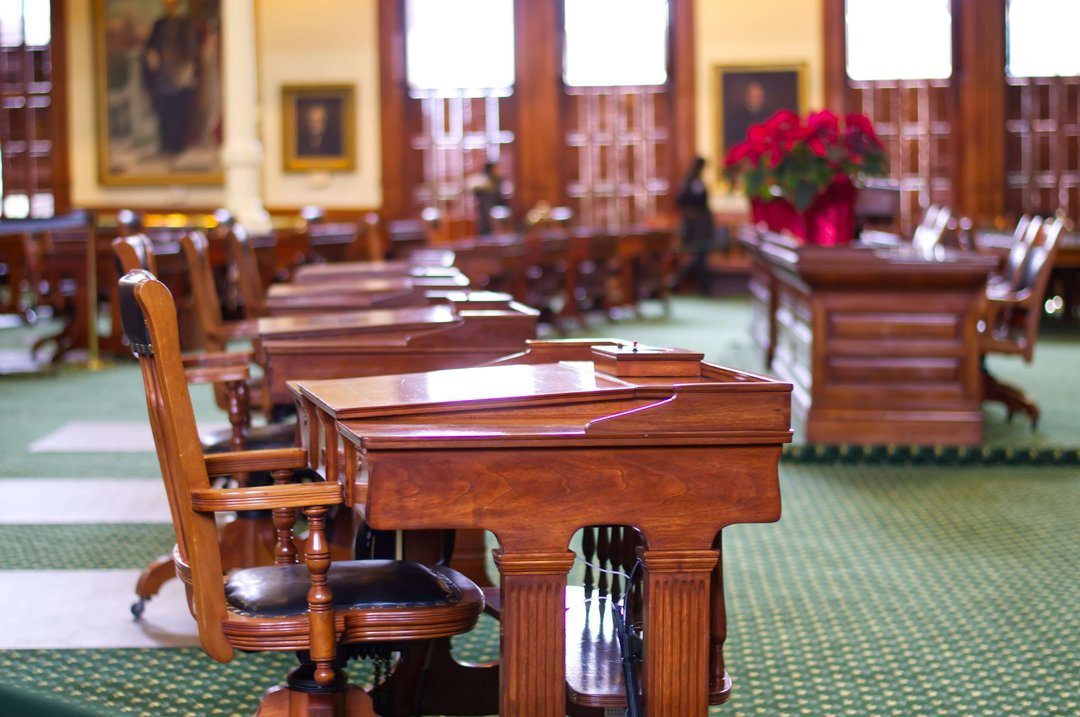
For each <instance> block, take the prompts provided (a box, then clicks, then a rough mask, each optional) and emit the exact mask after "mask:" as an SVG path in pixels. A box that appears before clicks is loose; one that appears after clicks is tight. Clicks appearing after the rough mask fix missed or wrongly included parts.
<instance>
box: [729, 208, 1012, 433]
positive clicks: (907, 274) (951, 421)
mask: <svg viewBox="0 0 1080 717" xmlns="http://www.w3.org/2000/svg"><path fill="white" fill-rule="evenodd" d="M741 237H742V239H743V242H744V245H745V246H746V247H747V248H748V250H749V251H750V252H752V254H753V256H754V262H755V264H754V276H753V293H752V302H753V305H754V307H753V314H752V317H753V326H752V327H751V334H752V336H753V337H754V339H755V340H756V341H758V342H759V345H761V347H762V349H763V350H764V351H765V357H766V361H767V363H768V364H769V365H770V367H771V369H772V371H773V372H774V373H775V374H776V375H777V376H779V377H781V378H783V379H785V380H788V381H791V382H792V383H793V384H794V385H795V389H794V394H793V399H792V404H793V410H794V415H795V417H796V419H797V421H798V423H800V424H801V425H802V429H803V431H804V433H803V436H804V438H805V440H807V441H808V442H810V443H878V444H929V445H979V443H980V442H981V440H982V411H981V408H980V403H981V400H982V389H981V382H980V378H979V346H978V330H977V328H976V325H977V322H978V319H979V316H980V313H981V308H982V303H983V301H984V287H985V285H986V277H987V274H988V273H989V272H990V271H991V270H992V269H993V268H994V267H995V266H996V265H997V261H996V259H995V258H993V257H988V256H980V255H974V254H970V253H963V252H955V251H950V250H943V251H942V260H940V261H938V260H927V259H925V258H923V257H922V255H921V254H917V253H916V252H914V251H913V250H912V249H911V248H906V249H905V248H904V247H900V248H896V249H872V248H866V247H847V248H842V247H814V246H801V245H799V244H797V243H796V242H794V241H793V240H791V239H787V238H785V237H783V236H780V235H776V234H772V233H770V232H761V231H758V230H756V229H753V228H748V229H747V231H746V232H744V233H743V234H742V235H741Z"/></svg>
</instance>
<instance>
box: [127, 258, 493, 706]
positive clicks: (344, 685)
mask: <svg viewBox="0 0 1080 717" xmlns="http://www.w3.org/2000/svg"><path fill="white" fill-rule="evenodd" d="M120 304H121V314H122V320H123V326H124V332H125V334H126V335H127V337H128V341H129V342H130V345H131V347H132V350H133V352H134V353H135V355H136V356H137V357H138V359H139V364H140V366H141V368H142V375H143V383H144V386H145V389H146V403H147V410H148V413H149V416H150V424H151V428H152V430H153V434H154V441H155V444H156V446H157V454H158V461H159V463H160V466H161V473H162V477H163V479H164V481H165V487H166V492H167V494H168V498H169V506H170V509H171V511H172V516H173V525H174V527H175V530H176V541H177V542H176V547H175V548H174V550H173V555H174V559H175V561H176V568H177V575H178V576H179V577H180V578H181V579H182V580H183V581H184V584H185V587H186V589H187V595H188V604H189V606H190V608H191V612H192V615H193V616H194V617H195V620H196V622H197V623H198V629H199V640H200V643H201V644H202V647H203V650H204V651H205V652H206V653H207V654H208V655H209V656H210V657H212V658H213V659H215V660H217V661H219V662H228V661H230V660H232V659H233V657H234V654H235V652H236V650H241V651H245V652H260V651H290V652H291V651H295V652H297V654H298V658H299V659H300V663H301V664H300V666H299V667H298V668H297V669H295V670H294V671H293V672H292V673H291V674H290V675H289V677H288V680H287V683H286V685H284V686H279V687H277V688H274V689H272V690H270V691H269V692H268V693H267V694H266V696H265V697H264V698H263V701H262V703H261V706H260V709H259V712H258V714H259V715H263V716H264V717H271V716H273V717H277V716H280V717H286V716H288V717H293V716H294V715H316V714H317V715H371V716H373V715H375V714H376V713H375V707H374V704H373V701H372V697H371V696H370V695H368V694H366V693H364V692H363V691H362V690H360V689H359V688H356V687H353V686H350V685H349V684H348V677H347V675H346V673H345V671H344V670H343V669H342V667H343V666H344V665H345V663H346V661H347V660H348V659H349V658H350V657H352V656H355V655H358V654H361V653H364V654H376V655H383V656H386V657H388V656H389V655H390V653H391V651H397V650H400V649H401V647H402V646H403V645H406V644H408V643H410V642H414V641H427V640H432V639H442V638H448V637H451V636H453V635H457V634H461V633H463V632H467V631H468V630H471V629H472V628H473V627H474V626H475V624H476V620H477V618H478V617H479V614H480V612H481V610H482V609H483V607H484V600H483V596H482V594H481V592H480V590H479V588H477V587H476V585H474V584H473V583H471V582H470V581H469V580H467V579H466V578H464V577H463V576H461V575H460V574H458V573H457V572H455V571H453V570H451V569H449V568H447V567H441V566H436V567H430V568H429V567H426V566H423V565H420V564H418V563H414V562H405V561H395V560H386V561H343V562H332V560H331V556H330V551H329V545H328V542H327V534H326V533H327V531H326V520H327V514H328V513H329V512H330V511H331V510H333V509H335V508H338V507H340V508H341V509H345V508H346V506H344V501H345V490H344V486H343V485H342V484H341V483H340V482H339V481H337V480H333V479H331V480H329V481H314V482H310V483H293V482H291V476H292V473H293V471H294V470H296V469H302V468H305V467H306V465H307V461H306V453H305V452H304V451H303V450H302V449H299V448H290V449H278V450H265V451H242V452H234V453H226V454H219V455H212V456H207V455H204V454H203V452H202V450H201V447H200V445H199V439H198V433H197V431H196V428H195V417H194V413H193V410H192V405H191V399H190V397H189V395H188V391H187V385H186V380H185V377H184V370H183V365H182V363H181V360H180V345H179V336H178V330H177V323H176V307H175V304H174V303H173V300H172V296H171V294H170V293H169V291H168V289H167V288H165V285H164V284H162V283H160V282H158V281H157V280H155V279H154V278H153V276H152V275H150V274H149V273H147V272H142V271H136V272H132V273H130V274H127V275H125V276H124V277H123V278H122V279H121V281H120ZM254 470H269V471H271V472H272V474H273V475H274V479H275V484H274V485H271V486H260V487H248V488H212V487H211V483H210V478H211V477H212V476H219V475H229V474H233V473H237V472H247V471H254ZM353 488H354V490H357V489H359V490H360V491H361V492H362V490H363V488H362V487H360V486H354V487H353ZM361 500H362V499H361ZM298 509H299V510H302V511H303V513H304V515H305V517H306V518H307V523H308V530H309V536H308V539H307V543H306V546H305V551H304V556H303V562H301V559H300V558H301V556H300V552H299V550H298V548H297V545H296V541H295V537H294V532H293V526H294V522H295V518H296V514H297V510H298ZM246 510H272V511H273V515H274V528H275V532H276V538H277V541H276V545H275V550H274V556H275V559H274V565H270V566H264V567H257V568H244V569H240V570H237V571H234V572H232V573H230V574H229V575H228V576H227V577H224V576H225V572H224V564H223V561H222V553H221V546H220V543H219V540H218V531H217V525H216V521H215V514H216V513H220V512H226V511H246ZM377 690H378V686H376V690H374V691H377Z"/></svg>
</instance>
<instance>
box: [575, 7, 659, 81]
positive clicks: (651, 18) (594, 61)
mask: <svg viewBox="0 0 1080 717" xmlns="http://www.w3.org/2000/svg"><path fill="white" fill-rule="evenodd" d="M668 12H669V11H668V2H667V0H566V4H565V43H564V45H565V56H564V60H563V79H564V81H565V82H566V84H567V85H568V86H570V87H612V86H617V85H636V86H644V85H663V84H665V83H666V82H667V40H668Z"/></svg>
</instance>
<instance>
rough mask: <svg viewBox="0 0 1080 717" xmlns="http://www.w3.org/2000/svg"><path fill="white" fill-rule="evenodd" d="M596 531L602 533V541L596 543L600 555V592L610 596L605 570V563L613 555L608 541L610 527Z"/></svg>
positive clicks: (601, 527) (604, 526) (602, 527)
mask: <svg viewBox="0 0 1080 717" xmlns="http://www.w3.org/2000/svg"><path fill="white" fill-rule="evenodd" d="M596 530H597V531H598V532H599V533H600V539H599V540H598V541H597V543H596V550H597V552H598V553H599V555H600V567H601V570H600V575H599V576H598V579H597V583H598V586H597V587H598V588H599V591H600V595H602V596H605V597H606V596H607V594H608V577H607V572H605V570H604V569H603V568H604V567H605V563H606V562H607V560H608V556H609V555H610V554H611V541H610V540H608V526H606V525H600V526H597V528H596Z"/></svg>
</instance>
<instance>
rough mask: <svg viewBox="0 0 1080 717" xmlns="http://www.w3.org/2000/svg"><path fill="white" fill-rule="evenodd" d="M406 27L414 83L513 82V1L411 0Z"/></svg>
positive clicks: (485, 85)
mask: <svg viewBox="0 0 1080 717" xmlns="http://www.w3.org/2000/svg"><path fill="white" fill-rule="evenodd" d="M405 28H406V30H405V32H406V35H405V57H406V62H405V64H406V75H407V77H408V82H409V87H411V88H413V89H417V90H454V89H506V88H509V87H513V85H514V3H513V0H454V1H453V2H451V1H450V0H408V2H407V3H406V5H405Z"/></svg>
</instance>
